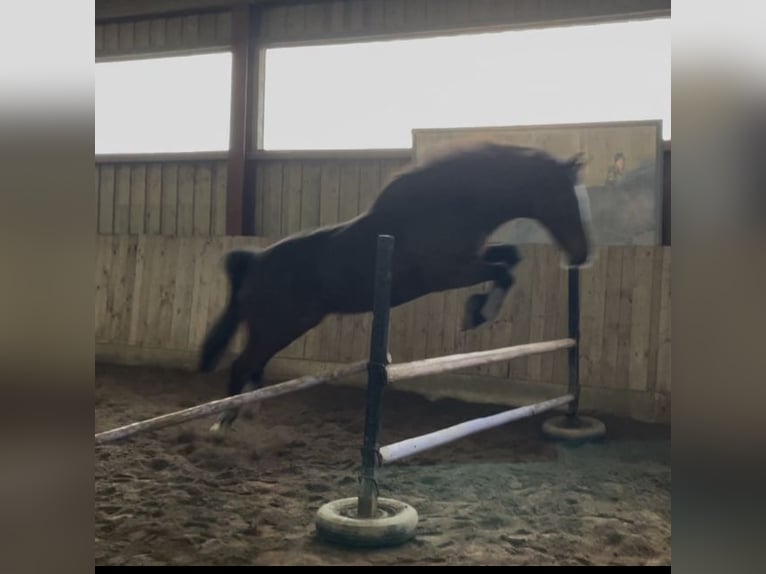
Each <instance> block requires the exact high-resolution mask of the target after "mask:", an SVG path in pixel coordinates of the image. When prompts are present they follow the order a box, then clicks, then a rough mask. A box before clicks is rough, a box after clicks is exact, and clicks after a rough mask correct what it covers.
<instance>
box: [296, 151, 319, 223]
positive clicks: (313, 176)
mask: <svg viewBox="0 0 766 574" xmlns="http://www.w3.org/2000/svg"><path fill="white" fill-rule="evenodd" d="M321 178H322V169H321V165H320V164H319V162H311V161H310V162H305V163H304V164H303V174H302V177H301V181H302V183H301V229H315V228H316V227H319V194H320V189H321Z"/></svg>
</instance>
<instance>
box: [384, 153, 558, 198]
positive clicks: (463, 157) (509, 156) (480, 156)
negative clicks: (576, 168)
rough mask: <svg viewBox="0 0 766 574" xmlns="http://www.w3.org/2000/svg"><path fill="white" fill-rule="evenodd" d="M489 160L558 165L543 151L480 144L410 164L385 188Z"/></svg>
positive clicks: (396, 173) (393, 176)
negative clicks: (458, 164) (411, 177)
mask: <svg viewBox="0 0 766 574" xmlns="http://www.w3.org/2000/svg"><path fill="white" fill-rule="evenodd" d="M487 159H496V160H503V161H507V162H508V163H509V164H512V163H516V162H518V161H521V160H530V159H537V160H541V161H546V162H555V163H557V160H556V158H554V157H553V156H552V155H550V154H549V153H547V152H545V151H543V150H541V149H537V148H531V147H524V146H519V145H512V144H499V143H495V142H482V143H479V144H468V145H466V146H459V147H453V148H451V149H449V150H446V151H442V152H440V153H437V154H435V155H434V156H433V157H430V158H428V159H427V160H425V161H424V162H422V163H420V164H417V163H414V162H412V163H409V164H407V165H405V166H403V167H402V168H401V169H399V170H398V171H396V172H394V173H393V174H392V175H391V176H390V177H389V179H388V181H387V182H385V183H384V187H387V186H388V185H390V184H391V183H393V182H394V181H395V180H397V179H400V178H402V177H405V176H409V175H415V174H419V173H424V172H432V171H440V170H441V169H444V168H446V167H448V166H451V165H453V164H454V163H455V162H456V161H459V162H461V164H465V165H469V164H471V163H473V162H475V163H477V164H480V163H483V160H487Z"/></svg>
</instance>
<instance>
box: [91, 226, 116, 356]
mask: <svg viewBox="0 0 766 574" xmlns="http://www.w3.org/2000/svg"><path fill="white" fill-rule="evenodd" d="M112 241H113V237H112V236H111V235H105V236H102V237H100V238H99V241H98V249H99V253H98V257H97V261H96V291H95V301H94V303H95V319H96V325H95V328H96V330H95V338H96V342H109V331H108V330H109V328H110V324H109V317H108V313H107V300H108V298H109V295H108V292H109V277H110V274H111V268H112Z"/></svg>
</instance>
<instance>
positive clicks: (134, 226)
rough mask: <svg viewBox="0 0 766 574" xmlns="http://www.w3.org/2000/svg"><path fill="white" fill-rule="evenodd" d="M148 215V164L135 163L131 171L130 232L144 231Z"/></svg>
mask: <svg viewBox="0 0 766 574" xmlns="http://www.w3.org/2000/svg"><path fill="white" fill-rule="evenodd" d="M145 217H146V165H144V164H135V165H133V166H132V169H131V171H130V233H134V234H140V233H143V232H144V219H145Z"/></svg>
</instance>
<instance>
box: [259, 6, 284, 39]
mask: <svg viewBox="0 0 766 574" xmlns="http://www.w3.org/2000/svg"><path fill="white" fill-rule="evenodd" d="M286 35H287V8H286V7H285V6H281V5H277V6H274V7H271V8H267V9H266V10H264V11H263V16H262V17H261V36H262V37H263V38H284V37H285V36H286Z"/></svg>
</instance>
